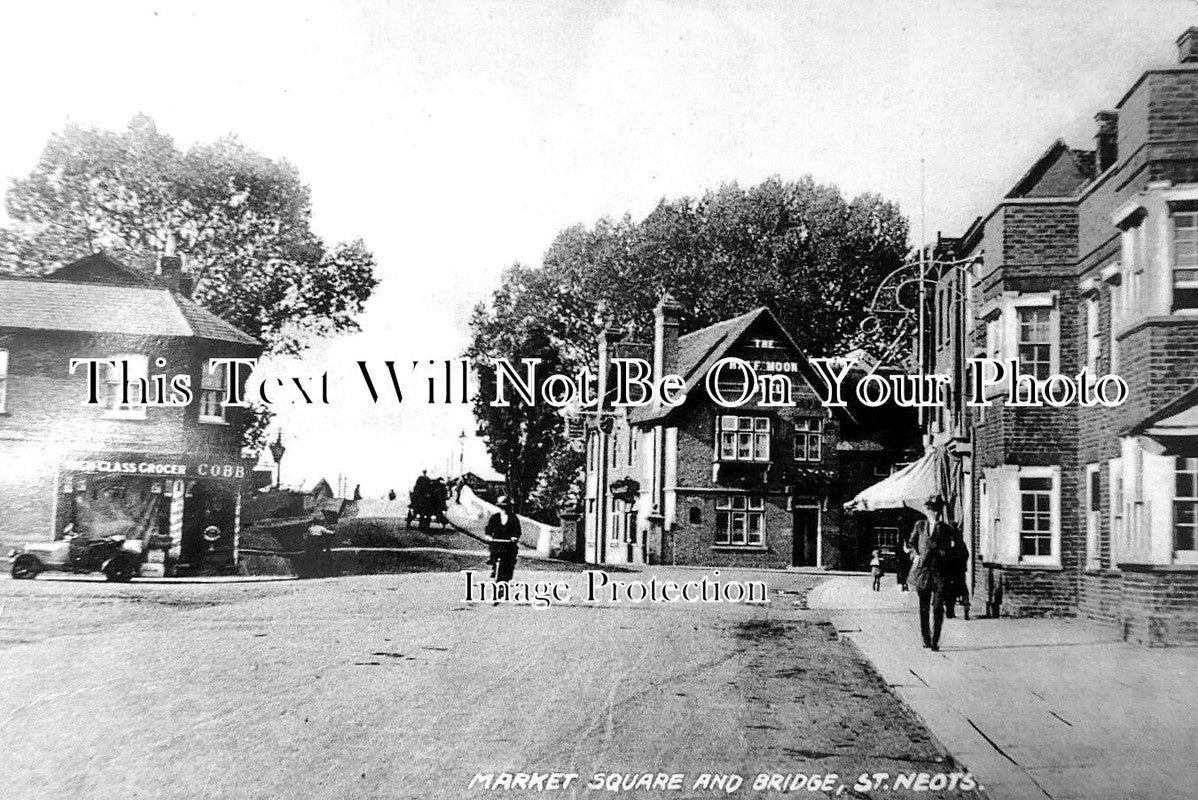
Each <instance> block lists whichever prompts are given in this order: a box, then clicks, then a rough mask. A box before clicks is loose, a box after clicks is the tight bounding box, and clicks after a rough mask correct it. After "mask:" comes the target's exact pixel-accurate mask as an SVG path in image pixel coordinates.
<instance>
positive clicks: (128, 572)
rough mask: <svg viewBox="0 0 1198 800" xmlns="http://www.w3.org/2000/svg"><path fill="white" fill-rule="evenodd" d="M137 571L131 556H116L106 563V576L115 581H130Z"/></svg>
mask: <svg viewBox="0 0 1198 800" xmlns="http://www.w3.org/2000/svg"><path fill="white" fill-rule="evenodd" d="M136 571H137V567H136V565H135V564H134V563H133V559H131V558H114V559H112V560H111V561H109V562H108V563H107V564H105V565H104V577H105V578H107V579H108V580H110V581H113V582H114V583H128V582H129V581H131V580H133V574H134V572H136Z"/></svg>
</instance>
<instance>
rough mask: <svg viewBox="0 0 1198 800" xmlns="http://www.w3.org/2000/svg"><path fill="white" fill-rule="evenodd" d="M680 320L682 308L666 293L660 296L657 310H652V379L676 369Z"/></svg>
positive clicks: (659, 377) (657, 378)
mask: <svg viewBox="0 0 1198 800" xmlns="http://www.w3.org/2000/svg"><path fill="white" fill-rule="evenodd" d="M681 318H682V306H681V305H679V304H678V301H677V300H675V299H674V298H673V297H671V296H670V293H669V292H666V293H665V294H663V295H662V296H661V300H660V302H658V304H657V308H655V309H653V377H654V379H656V380H661V378H662V376H664V375H669V374H670V373H673V372H676V371H677V369H678V328H679V325H680V322H681Z"/></svg>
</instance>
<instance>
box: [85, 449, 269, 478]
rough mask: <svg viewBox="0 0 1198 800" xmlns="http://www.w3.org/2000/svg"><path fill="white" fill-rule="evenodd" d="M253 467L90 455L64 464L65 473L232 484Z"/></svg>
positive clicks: (173, 457) (246, 462) (203, 458)
mask: <svg viewBox="0 0 1198 800" xmlns="http://www.w3.org/2000/svg"><path fill="white" fill-rule="evenodd" d="M253 466H254V462H253V461H252V460H251V459H229V458H228V457H224V456H219V455H204V454H183V455H180V454H160V453H89V454H85V455H75V456H71V457H68V458H65V459H63V462H62V470H63V471H64V472H74V473H85V474H102V475H129V476H141V477H145V478H175V479H185V478H190V479H200V480H217V481H232V482H240V481H243V480H245V478H246V477H247V476H248V475H249V474H250V472H251V470H252V469H253Z"/></svg>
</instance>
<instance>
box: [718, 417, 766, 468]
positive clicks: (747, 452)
mask: <svg viewBox="0 0 1198 800" xmlns="http://www.w3.org/2000/svg"><path fill="white" fill-rule="evenodd" d="M716 425H717V429H718V430H717V432H716V457H717V459H718V460H719V461H755V462H763V461H769V460H770V420H769V417H745V416H737V415H734V414H721V415H720V416H719V417H717V421H716Z"/></svg>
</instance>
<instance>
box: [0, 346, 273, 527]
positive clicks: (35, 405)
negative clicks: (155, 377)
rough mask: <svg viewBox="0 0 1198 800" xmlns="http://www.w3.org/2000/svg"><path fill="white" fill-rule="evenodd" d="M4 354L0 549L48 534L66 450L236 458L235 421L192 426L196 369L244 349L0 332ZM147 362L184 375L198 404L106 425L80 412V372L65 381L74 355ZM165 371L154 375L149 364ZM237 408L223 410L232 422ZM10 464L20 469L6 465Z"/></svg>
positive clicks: (83, 382)
mask: <svg viewBox="0 0 1198 800" xmlns="http://www.w3.org/2000/svg"><path fill="white" fill-rule="evenodd" d="M0 347H3V348H5V349H7V350H8V351H9V371H8V392H7V412H6V413H5V414H3V415H0V463H3V464H5V465H6V468H5V469H4V470H2V471H0V508H2V509H4V519H3V521H2V522H0V546H2V547H5V548H7V547H10V546H12V545H13V544H16V543H18V542H21V541H27V540H30V539H49V538H52V536H53V525H52V522H53V509H54V505H55V503H56V502H57V500H58V498H57V496H56V494H57V491H58V486H57V483H58V465H59V463H60V461H61V460H62V459H63V458H64V457H65V456H66V455H67V454H69V453H81V452H99V451H129V452H149V453H163V454H180V453H195V454H201V453H202V454H212V455H213V456H214V457H219V458H220V459H222V460H225V461H230V460H236V459H237V458H238V457H239V456H240V451H241V442H240V438H239V433H238V431H239V426H238V425H237V424H229V425H214V424H207V423H201V422H199V419H198V417H199V399H198V398H199V387H200V369H201V364H202V363H203V362H204V361H205V360H206V359H207V358H215V357H233V356H251V355H253V354H254V353H253V350H252V348H246V347H245V346H243V345H235V344H228V345H224V344H222V343H216V342H206V341H202V340H182V339H151V338H145V337H122V336H91V335H85V334H74V333H65V332H53V331H24V330H12V329H10V330H4V329H0ZM116 353H138V354H144V355H146V356H147V357H148V358H149V360H150V364H149V371H150V373H151V374H154V373H157V372H166V373H168V374H175V373H182V372H186V373H188V374H190V375H191V376H192V377H191V383H192V389H193V391H194V392H195V394H196V400H194V401H193V403H192V404H191V405H190V406H187V407H185V408H149V409H147V410H146V419H144V420H117V419H107V418H105V416H104V409H103V408H100V407H95V406H85V405H84V402H85V400H86V399H87V377H86V374H85V371H84V370H77V371H76V374H75V375H73V376H72V375H70V374H68V362H69V360H70V359H71V358H85V357H109V356H111V355H113V354H116ZM157 356H161V357H163V358H165V359H166V365H165V366H164V367H162V368H158V367H156V366H155V364H154V358H155V357H157ZM240 413H242V412H241V411H240V410H239V409H228V410H227V417H228V419H229V420H230V421H231V422H233V423H236V422H237V421H238V417H237V415H238V414H240ZM8 465H19V466H18V467H17V468H11V467H9V466H8Z"/></svg>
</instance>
